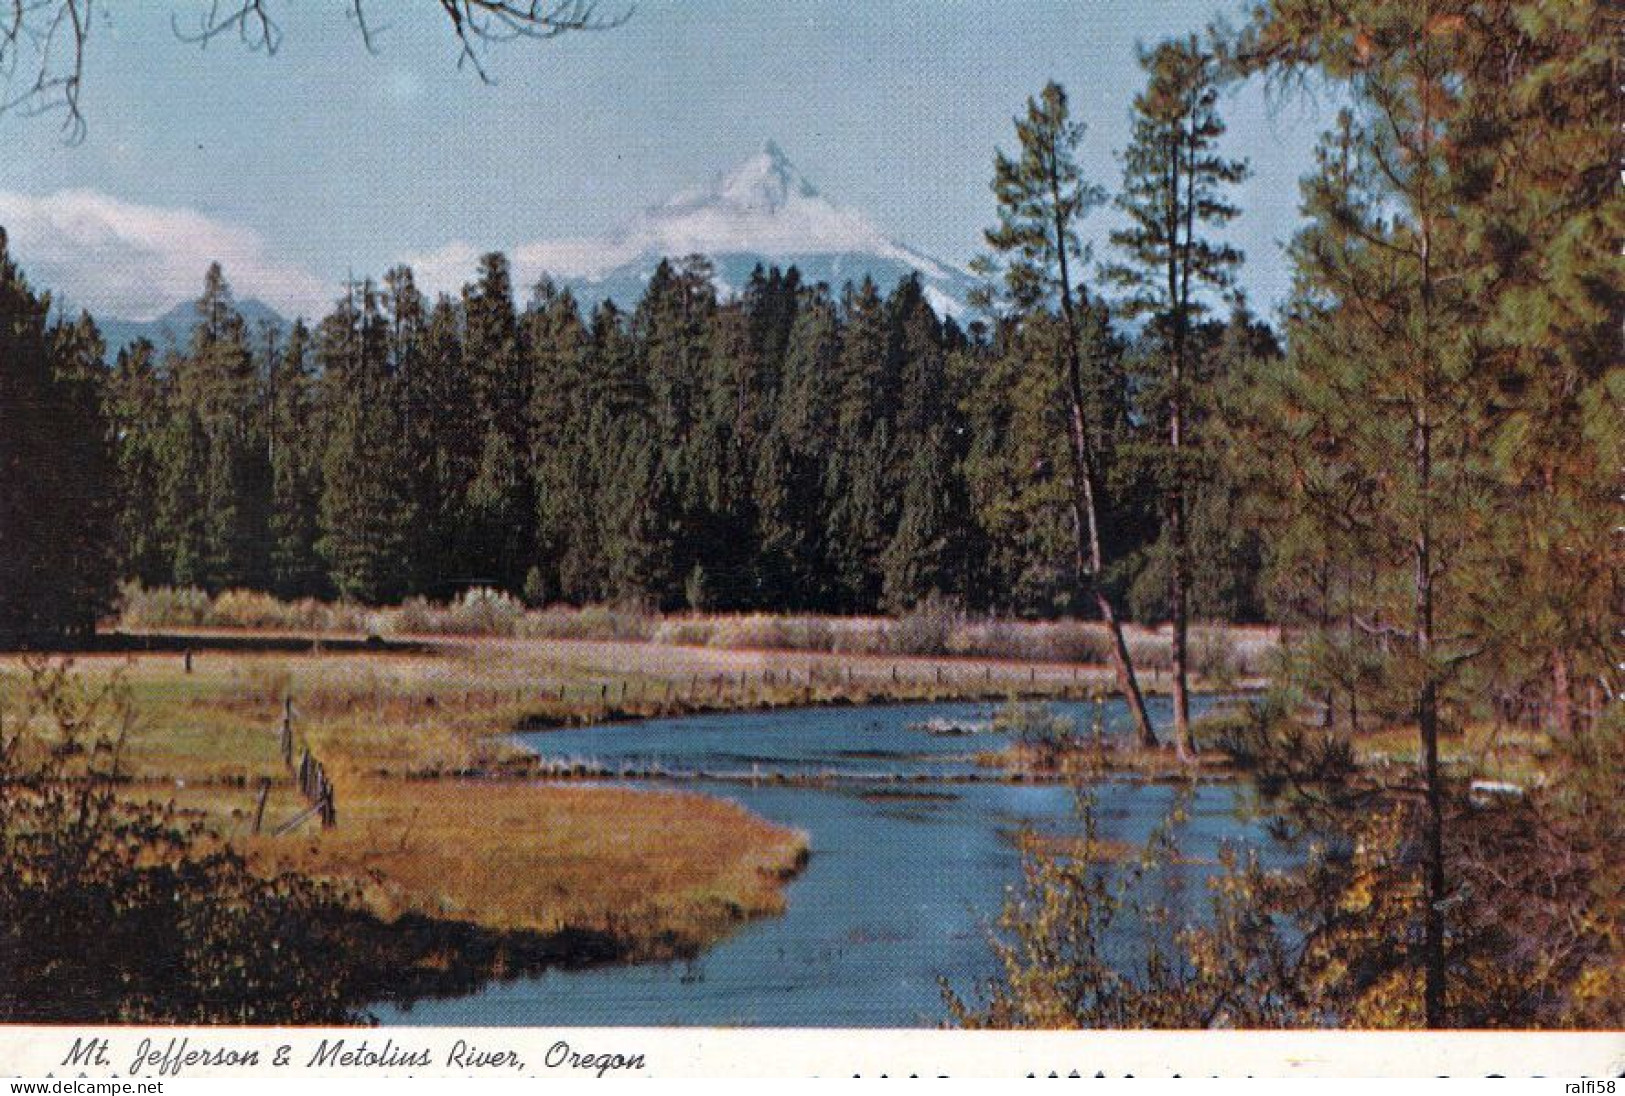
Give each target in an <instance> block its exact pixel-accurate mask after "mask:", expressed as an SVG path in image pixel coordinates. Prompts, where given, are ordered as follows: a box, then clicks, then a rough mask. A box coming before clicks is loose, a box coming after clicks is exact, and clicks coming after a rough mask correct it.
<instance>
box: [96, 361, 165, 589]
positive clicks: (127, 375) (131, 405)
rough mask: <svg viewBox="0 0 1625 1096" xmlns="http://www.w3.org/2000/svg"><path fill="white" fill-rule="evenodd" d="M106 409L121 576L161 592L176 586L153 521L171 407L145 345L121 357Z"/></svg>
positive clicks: (160, 530)
mask: <svg viewBox="0 0 1625 1096" xmlns="http://www.w3.org/2000/svg"><path fill="white" fill-rule="evenodd" d="M106 406H107V412H106V413H107V418H108V422H109V424H110V426H111V428H112V431H113V437H114V446H113V450H114V462H115V464H116V465H117V469H118V488H117V499H118V518H117V529H118V532H117V543H118V559H119V574H120V575H121V576H122V577H124V578H131V579H134V580H136V581H137V582H140V583H141V584H142V585H144V586H161V585H164V584H166V583H169V582H172V581H173V575H172V571H171V560H170V555H169V553H168V552H167V551H166V548H165V544H164V538H163V528H162V526H161V524H160V523H159V522H158V521H157V520H155V519H156V517H157V515H158V514H159V513H160V512H161V510H162V508H163V501H162V494H161V491H160V477H161V475H162V470H163V469H162V448H161V439H162V436H163V431H164V426H165V423H166V422H167V421H168V417H169V407H168V393H167V392H166V390H165V385H164V381H163V378H161V377H160V376H159V375H158V370H157V366H156V363H155V361H154V351H153V347H152V344H151V343H150V342H148V341H147V340H145V339H139V340H137V341H136V342H135V343H133V344H132V345H130V346H128V347H126V348H125V349H123V350H121V351H119V355H118V361H117V363H116V364H115V365H114V368H113V373H112V376H111V377H110V378H109V379H108V385H107V404H106Z"/></svg>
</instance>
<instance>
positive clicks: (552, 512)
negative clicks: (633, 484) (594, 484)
mask: <svg viewBox="0 0 1625 1096" xmlns="http://www.w3.org/2000/svg"><path fill="white" fill-rule="evenodd" d="M525 324H526V345H527V346H528V347H529V349H530V355H531V402H530V447H529V458H530V470H531V475H532V479H533V482H534V488H533V490H534V492H535V498H536V557H537V565H536V566H537V570H538V579H539V581H540V582H541V583H542V584H543V586H544V587H545V588H546V589H547V590H550V591H556V592H563V590H564V583H563V581H562V579H561V577H560V573H559V567H560V561H561V560H562V559H563V557H564V554H565V551H566V547H567V545H568V543H569V541H570V538H571V537H572V536H573V535H574V530H573V529H572V528H571V519H572V516H573V506H572V500H573V499H574V498H575V497H576V495H577V493H578V492H579V490H580V485H579V484H578V483H577V482H576V481H575V479H574V467H573V461H572V455H571V447H572V446H573V445H574V444H575V443H576V440H577V438H578V435H579V431H580V430H581V429H582V428H583V425H584V423H585V420H586V401H587V392H588V384H587V380H586V378H585V377H584V376H583V375H582V372H581V370H582V367H583V365H584V364H585V360H586V359H585V354H586V348H587V329H586V327H585V325H584V324H583V323H582V322H581V313H580V310H579V309H578V308H577V306H576V302H575V298H574V297H573V296H572V295H571V294H570V291H569V290H567V289H565V290H560V289H559V288H558V287H556V286H555V285H554V284H553V283H552V282H551V281H549V280H547V279H543V280H542V281H541V282H540V283H538V284H537V286H536V288H535V291H534V292H533V293H532V295H531V302H530V305H529V307H528V308H527V309H526V312H525Z"/></svg>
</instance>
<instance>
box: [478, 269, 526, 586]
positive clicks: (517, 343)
mask: <svg viewBox="0 0 1625 1096" xmlns="http://www.w3.org/2000/svg"><path fill="white" fill-rule="evenodd" d="M463 324H464V337H463V356H464V361H465V362H466V363H467V368H468V371H469V375H470V377H471V379H472V382H473V383H472V387H473V395H474V404H475V407H476V408H478V414H479V423H480V426H481V428H482V430H481V432H480V449H479V457H478V460H477V463H476V465H475V470H474V479H473V480H472V482H471V483H470V484H469V487H468V493H467V496H466V498H465V514H464V517H463V520H464V522H465V527H466V530H467V538H468V539H467V541H466V546H467V550H468V552H469V556H468V558H467V560H466V563H467V565H468V567H469V568H470V572H471V573H470V574H469V575H467V576H465V578H466V579H467V580H469V581H478V582H485V583H489V584H492V585H495V586H498V587H500V588H501V589H503V590H507V591H509V592H510V593H518V592H519V591H520V590H521V589H522V588H523V586H524V581H525V573H526V572H527V571H528V570H529V569H530V567H531V565H532V563H533V553H534V551H535V545H536V532H535V520H536V518H535V515H536V503H535V498H534V494H533V491H532V481H531V477H530V476H529V474H528V473H527V472H526V469H525V467H524V459H525V454H526V453H528V451H529V447H530V429H529V425H528V422H527V417H526V416H527V412H528V409H529V404H530V395H531V394H530V388H529V379H530V369H529V364H528V354H527V352H526V350H525V346H524V340H523V332H522V331H521V329H520V325H519V316H518V313H517V312H516V311H515V309H514V301H513V284H512V279H511V276H510V273H509V267H508V260H507V258H506V257H505V256H503V255H502V254H501V253H499V252H492V253H490V254H488V255H484V256H482V257H481V259H480V269H479V274H478V277H477V279H476V280H475V281H474V282H472V283H470V284H469V285H467V286H465V287H464V288H463Z"/></svg>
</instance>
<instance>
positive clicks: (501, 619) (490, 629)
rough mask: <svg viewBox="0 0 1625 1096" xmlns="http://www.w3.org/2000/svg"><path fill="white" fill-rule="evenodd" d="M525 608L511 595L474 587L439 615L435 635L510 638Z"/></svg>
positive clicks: (515, 630)
mask: <svg viewBox="0 0 1625 1096" xmlns="http://www.w3.org/2000/svg"><path fill="white" fill-rule="evenodd" d="M524 616H525V606H524V603H523V602H521V601H520V600H519V599H518V598H516V597H514V596H513V595H512V594H506V593H503V592H502V591H501V590H493V589H491V588H490V587H488V586H476V587H474V588H473V589H469V590H464V591H463V592H462V593H461V594H460V595H458V598H457V600H456V601H454V602H452V603H451V604H450V605H449V606H447V607H446V609H445V611H444V612H443V613H442V614H441V621H440V626H439V627H438V628H436V629H435V630H436V631H439V632H445V633H448V634H450V635H465V636H511V635H514V634H516V633H517V632H518V631H519V622H520V621H521V620H523V619H524Z"/></svg>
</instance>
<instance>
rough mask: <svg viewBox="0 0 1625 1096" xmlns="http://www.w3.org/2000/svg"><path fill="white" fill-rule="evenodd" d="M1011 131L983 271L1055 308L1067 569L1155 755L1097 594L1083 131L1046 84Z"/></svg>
mask: <svg viewBox="0 0 1625 1096" xmlns="http://www.w3.org/2000/svg"><path fill="white" fill-rule="evenodd" d="M1015 126H1016V136H1017V139H1018V140H1019V142H1020V145H1021V153H1020V155H1019V157H1018V158H1017V159H1014V160H1012V159H1010V158H1009V157H1007V156H1005V155H1004V154H1003V153H1002V152H1001V153H999V154H998V155H997V157H996V158H995V160H994V179H993V192H994V195H995V196H996V197H997V199H998V203H999V223H998V225H997V227H995V228H992V229H989V230H988V232H987V242H988V244H989V245H990V246H991V247H992V248H993V250H994V252H995V253H996V254H997V255H999V256H1003V257H1004V258H1003V259H1002V261H1001V260H999V259H993V258H988V259H986V260H984V261H982V262H981V263H980V264H979V266H980V268H981V269H982V270H983V271H984V272H985V273H987V274H988V275H989V276H990V277H996V278H998V279H999V280H1000V281H1001V282H1002V297H1003V298H1004V300H1005V301H1006V302H1008V304H1009V306H1010V307H1011V309H1012V310H1013V311H1014V312H1015V313H1017V314H1031V313H1033V312H1037V311H1042V310H1044V309H1045V308H1047V307H1050V306H1051V305H1058V306H1059V309H1060V317H1061V337H1062V349H1061V353H1060V355H1059V363H1060V366H1061V371H1062V376H1063V377H1064V378H1065V383H1066V388H1065V392H1066V437H1067V442H1068V446H1069V449H1070V458H1071V468H1070V479H1071V484H1070V486H1071V492H1070V494H1071V500H1070V505H1071V509H1072V525H1073V539H1074V552H1073V564H1074V567H1075V568H1076V571H1077V575H1078V580H1079V581H1080V582H1081V583H1085V584H1087V585H1088V587H1089V589H1090V593H1091V594H1092V596H1093V599H1094V603H1095V609H1096V611H1097V612H1098V613H1099V614H1100V618H1101V619H1102V620H1103V621H1104V622H1105V624H1106V629H1107V631H1108V633H1109V636H1110V640H1111V659H1112V667H1113V669H1114V671H1115V672H1116V675H1117V683H1118V688H1119V689H1120V690H1121V691H1122V693H1123V695H1124V697H1125V698H1126V699H1127V701H1128V704H1129V709H1130V711H1131V712H1132V713H1133V715H1134V722H1135V725H1136V728H1137V730H1138V734H1139V740H1140V742H1141V743H1142V744H1143V745H1147V746H1151V745H1155V744H1156V741H1157V738H1156V732H1155V731H1154V730H1153V729H1152V726H1151V718H1150V716H1149V715H1147V714H1146V710H1145V698H1144V697H1143V696H1142V695H1141V692H1140V685H1139V681H1138V680H1137V679H1136V677H1135V674H1134V666H1133V663H1132V662H1131V660H1130V658H1129V652H1128V645H1127V644H1126V643H1125V642H1124V641H1123V629H1122V624H1121V622H1120V621H1119V618H1118V612H1117V608H1116V606H1115V605H1114V604H1113V603H1112V599H1111V597H1110V596H1109V595H1108V593H1107V591H1106V589H1105V586H1104V585H1103V580H1104V577H1105V571H1106V555H1105V547H1104V537H1103V529H1102V520H1101V517H1102V512H1103V510H1105V509H1106V508H1107V507H1108V505H1109V503H1108V499H1107V497H1106V491H1107V481H1106V478H1105V475H1104V469H1103V468H1102V467H1101V463H1102V462H1101V459H1100V457H1101V454H1100V453H1099V452H1098V446H1097V444H1096V439H1097V437H1098V435H1099V434H1100V424H1099V423H1098V422H1091V421H1090V417H1089V414H1088V412H1089V410H1090V408H1091V404H1090V401H1089V399H1088V389H1089V387H1090V386H1091V382H1092V380H1093V378H1087V379H1086V374H1088V373H1090V371H1091V368H1090V367H1091V366H1092V365H1094V364H1095V363H1093V362H1090V361H1087V360H1086V359H1085V354H1084V347H1083V344H1082V338H1081V334H1080V326H1081V324H1080V315H1079V313H1080V310H1086V309H1087V305H1088V301H1087V299H1086V297H1085V298H1084V299H1082V300H1080V299H1079V289H1080V287H1079V285H1078V284H1077V283H1075V282H1074V281H1073V271H1074V269H1075V268H1076V267H1079V266H1081V265H1082V263H1083V262H1084V261H1086V255H1085V254H1084V252H1083V250H1082V248H1081V245H1080V244H1079V241H1078V236H1077V228H1078V223H1079V221H1081V220H1082V218H1083V217H1084V215H1085V214H1087V213H1088V212H1089V210H1090V209H1092V208H1093V207H1094V206H1096V205H1099V204H1100V202H1101V201H1103V200H1104V196H1103V195H1102V194H1101V192H1100V190H1099V188H1098V187H1096V186H1094V185H1093V184H1090V183H1088V182H1086V181H1085V180H1084V178H1083V175H1082V173H1081V171H1080V169H1079V167H1078V164H1077V151H1078V148H1079V146H1080V144H1081V143H1082V141H1083V133H1084V126H1083V124H1082V123H1081V122H1073V121H1072V120H1071V114H1070V110H1069V108H1068V106H1067V99H1066V92H1065V91H1063V90H1062V89H1061V87H1060V85H1058V84H1055V83H1050V84H1048V85H1046V86H1045V88H1044V90H1043V93H1042V94H1041V95H1040V96H1039V97H1038V98H1036V99H1029V100H1028V101H1027V115H1026V117H1025V118H1024V119H1023V118H1017V119H1016V120H1015ZM992 296H993V295H992V294H991V293H989V294H986V295H984V301H985V303H991V299H992ZM1080 306H1081V309H1080ZM1095 383H1098V382H1095Z"/></svg>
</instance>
